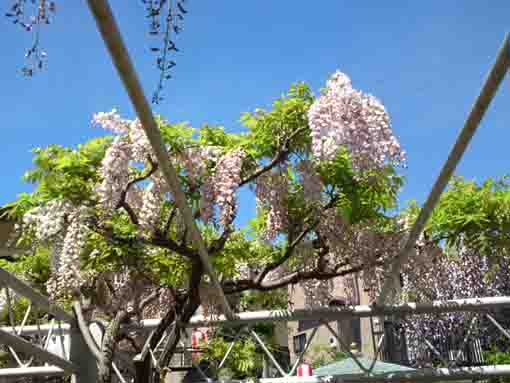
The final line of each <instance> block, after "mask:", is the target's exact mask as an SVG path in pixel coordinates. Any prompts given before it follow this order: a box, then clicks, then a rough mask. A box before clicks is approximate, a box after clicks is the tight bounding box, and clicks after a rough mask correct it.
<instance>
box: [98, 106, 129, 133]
mask: <svg viewBox="0 0 510 383" xmlns="http://www.w3.org/2000/svg"><path fill="white" fill-rule="evenodd" d="M129 124H130V121H128V120H125V119H123V118H121V117H120V114H119V113H117V110H116V109H112V111H111V112H99V113H95V114H94V115H93V116H92V125H93V126H102V127H103V128H104V129H106V130H110V131H112V132H114V133H117V134H126V133H128V131H129Z"/></svg>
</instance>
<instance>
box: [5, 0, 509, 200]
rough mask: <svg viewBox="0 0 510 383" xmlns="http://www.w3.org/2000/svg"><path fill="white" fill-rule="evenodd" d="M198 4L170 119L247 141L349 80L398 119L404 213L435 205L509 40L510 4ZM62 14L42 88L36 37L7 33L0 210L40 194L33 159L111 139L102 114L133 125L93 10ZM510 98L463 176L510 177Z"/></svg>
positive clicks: (142, 65) (472, 151) (142, 66)
mask: <svg viewBox="0 0 510 383" xmlns="http://www.w3.org/2000/svg"><path fill="white" fill-rule="evenodd" d="M127 4H129V5H127ZM187 4H188V10H189V14H188V15H187V17H186V20H185V25H184V28H185V30H184V33H183V34H182V35H181V36H180V38H179V39H178V47H179V48H180V49H181V52H180V53H179V54H178V55H177V56H176V61H177V67H176V68H174V71H173V75H174V79H172V80H170V81H169V82H167V85H166V89H165V95H166V101H164V102H163V103H162V104H161V105H159V106H157V107H156V108H155V110H156V111H157V112H159V113H162V114H163V115H165V116H166V117H167V118H168V119H169V120H171V121H183V120H184V121H189V122H190V123H191V124H193V125H194V126H200V125H201V124H203V123H205V122H208V123H213V124H222V125H224V126H225V127H226V128H227V129H233V130H235V129H239V128H240V124H239V116H240V114H241V113H242V112H245V111H250V110H253V109H255V108H256V107H267V106H269V105H270V103H271V101H272V100H273V99H274V98H276V97H278V96H279V95H280V94H282V93H283V92H285V91H286V90H287V89H288V87H289V85H290V84H291V83H292V82H295V81H306V82H308V83H309V84H310V85H311V86H312V88H313V89H314V90H318V89H319V88H320V87H321V86H323V84H324V82H325V80H326V79H327V77H328V75H329V74H331V73H332V72H334V71H335V70H337V69H340V70H342V71H344V72H346V73H347V74H348V75H349V76H351V78H352V80H353V84H354V86H355V87H356V88H359V89H362V90H364V91H367V92H370V93H372V94H374V95H376V96H377V97H379V98H380V99H381V100H382V101H383V102H384V104H385V105H386V107H387V109H388V111H389V112H390V114H391V117H392V122H393V127H394V130H395V132H396V134H397V135H398V137H399V138H400V140H401V143H402V145H403V147H404V148H405V150H406V151H407V152H408V165H409V168H408V170H407V171H406V173H405V174H406V176H407V183H406V185H405V187H404V189H403V191H402V194H401V197H400V201H401V203H404V202H405V201H406V200H408V199H410V198H414V199H418V200H419V201H423V200H424V199H425V197H426V195H427V193H428V191H429V190H430V187H431V184H432V182H433V181H434V179H435V177H436V176H437V174H438V172H439V169H440V166H441V164H442V163H443V161H444V160H445V158H446V156H447V154H448V151H449V149H450V147H451V146H452V144H453V142H454V140H455V138H456V135H457V133H458V131H459V130H460V128H461V127H462V124H463V121H464V119H465V117H466V115H467V113H468V111H469V109H470V107H471V105H472V102H473V101H474V98H475V97H476V95H477V94H478V91H479V88H480V86H481V84H482V81H483V79H484V77H485V74H486V72H487V71H488V69H489V68H490V66H491V65H492V63H493V61H494V58H495V55H496V52H497V50H498V48H499V46H500V43H501V41H502V39H503V36H504V34H505V33H506V32H508V31H510V26H509V21H508V20H509V19H508V15H510V3H509V2H508V1H503V0H500V1H491V2H482V1H427V2H414V1H405V2H404V1H398V2H397V1H394V2H370V3H369V2H355V1H350V2H347V1H322V2H315V4H313V5H310V4H312V2H305V1H284V0H279V1H268V0H259V1H256V2H255V1H253V2H247V1H215V2H213V1H201V2H199V1H196V0H189V1H187ZM367 4H370V6H367ZM111 5H112V8H113V9H114V12H115V13H116V15H117V17H118V21H119V24H120V26H121V28H122V31H123V34H124V36H125V39H126V41H127V44H128V47H129V50H130V52H131V54H132V56H133V58H134V60H135V64H136V68H137V69H138V71H139V73H140V77H141V79H142V82H143V84H144V86H145V87H146V90H147V94H148V95H150V93H151V92H152V90H153V88H154V86H155V84H156V80H157V76H158V72H157V71H156V69H155V66H154V65H153V63H154V59H155V58H154V55H153V54H151V53H150V52H149V51H148V48H149V46H150V41H149V39H148V37H147V25H146V19H145V18H144V14H143V8H142V4H141V1H138V0H131V1H125V0H111ZM2 6H4V5H2ZM57 6H58V14H57V17H56V20H55V22H54V23H53V24H52V25H50V26H49V27H48V28H46V29H45V31H44V32H43V35H42V39H43V42H42V44H43V46H44V47H45V48H46V51H47V52H48V55H49V65H48V69H47V70H45V71H44V72H42V73H40V74H38V75H37V76H35V77H34V78H31V79H26V78H23V77H22V76H21V75H20V71H19V69H20V67H21V65H22V63H23V60H22V58H23V54H24V49H25V48H26V47H27V46H28V44H29V42H30V40H29V36H28V34H26V33H24V32H22V31H21V30H19V29H18V28H15V26H13V25H11V24H9V23H8V21H7V20H5V19H2V20H0V36H2V48H3V52H4V54H3V55H2V60H0V76H1V77H0V79H1V81H0V83H1V84H2V88H1V89H2V91H1V94H2V97H1V100H2V110H3V116H2V118H3V120H2V126H1V128H0V129H1V132H2V141H1V143H2V149H1V150H0V161H1V163H2V164H3V170H2V175H1V188H0V204H3V203H6V202H9V201H11V200H13V199H14V198H15V197H16V194H17V193H19V192H21V191H28V190H30V186H29V185H25V184H23V183H22V181H21V176H22V174H23V172H24V171H25V170H27V169H28V168H30V166H31V154H30V150H31V149H32V148H33V147H36V146H45V145H48V144H52V143H58V144H62V145H75V144H77V143H80V142H82V141H83V140H85V139H87V138H90V137H93V136H95V135H97V134H101V132H100V131H99V130H97V129H94V128H91V126H90V118H91V115H92V113H94V112H96V111H108V110H111V109H112V108H113V107H116V108H118V109H120V110H121V112H123V114H125V115H127V116H129V117H133V111H132V108H131V106H130V104H129V101H128V99H127V97H126V95H125V93H124V90H123V88H122V86H121V84H120V82H119V80H118V78H117V75H116V73H115V72H114V70H113V67H112V64H111V62H110V60H109V57H108V56H107V54H106V51H105V48H104V46H103V43H102V41H101V39H100V37H99V34H98V32H97V31H96V29H95V24H94V22H93V20H92V17H91V15H90V13H89V11H88V9H87V8H86V7H85V2H70V1H69V2H67V1H66V2H64V1H62V0H60V1H57ZM2 13H3V12H2ZM509 85H510V80H508V78H507V79H506V81H505V83H504V85H503V86H502V88H501V89H500V91H499V93H498V95H497V97H496V99H495V100H494V103H493V104H492V106H491V108H490V110H489V112H488V114H487V116H486V118H485V119H484V121H483V124H482V126H481V127H480V130H479V132H478V133H477V135H476V137H475V139H474V140H473V142H472V145H471V146H470V148H469V150H468V153H467V154H466V156H465V158H464V159H463V161H462V163H461V165H460V167H459V169H458V170H457V174H461V175H464V176H465V177H468V178H475V179H476V180H483V179H484V178H486V177H488V176H498V175H503V174H507V173H510V171H509V170H510V169H509V160H508V146H509V144H508V143H509V140H510V129H509V128H510V126H509V125H510V86H509Z"/></svg>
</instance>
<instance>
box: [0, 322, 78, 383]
mask: <svg viewBox="0 0 510 383" xmlns="http://www.w3.org/2000/svg"><path fill="white" fill-rule="evenodd" d="M0 343H2V344H6V345H9V346H11V347H12V348H13V349H15V350H17V351H18V350H19V351H22V352H24V353H26V354H28V355H31V356H34V357H35V358H37V359H39V360H41V361H43V362H45V363H49V364H52V365H55V366H57V367H60V368H62V369H63V370H64V371H66V372H69V373H76V372H78V371H79V370H78V367H77V366H75V365H74V364H73V363H71V362H69V361H68V360H65V359H62V358H61V357H59V356H57V355H55V354H53V353H51V352H49V351H47V350H45V349H43V348H41V347H39V346H35V345H33V344H32V343H30V342H29V341H27V340H25V339H23V338H21V337H19V336H17V335H13V334H9V333H8V332H6V331H3V330H0Z"/></svg>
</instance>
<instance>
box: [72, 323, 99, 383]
mask: <svg viewBox="0 0 510 383" xmlns="http://www.w3.org/2000/svg"><path fill="white" fill-rule="evenodd" d="M70 338H71V349H70V352H69V359H70V360H71V362H73V363H74V364H75V365H76V366H78V369H79V372H78V373H77V374H73V376H72V379H71V382H72V383H92V382H97V378H98V376H97V372H98V370H97V362H96V358H95V357H94V355H93V354H92V352H91V351H90V350H89V348H88V346H87V344H86V343H85V340H84V339H83V336H82V334H81V332H80V330H79V329H78V326H77V325H75V324H72V325H71V329H70Z"/></svg>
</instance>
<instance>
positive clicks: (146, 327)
mask: <svg viewBox="0 0 510 383" xmlns="http://www.w3.org/2000/svg"><path fill="white" fill-rule="evenodd" d="M501 307H510V297H488V298H469V299H455V300H448V301H432V302H428V303H413V302H409V303H406V304H399V305H385V306H369V305H358V306H346V307H338V308H337V307H324V308H314V309H295V310H273V311H270V310H265V311H248V312H244V313H239V314H237V317H236V319H235V320H233V321H228V320H227V319H226V318H225V316H219V317H218V318H217V319H215V320H211V321H209V320H207V318H206V317H204V316H202V315H197V316H194V317H192V318H191V320H190V322H189V323H187V324H183V326H185V327H188V328H195V327H208V326H218V325H228V326H237V325H239V324H250V323H258V322H293V321H300V320H311V319H323V320H326V321H327V320H330V321H334V320H339V319H350V318H368V317H371V316H375V317H378V316H385V315H394V316H396V317H399V316H406V315H419V314H427V313H447V312H456V311H458V312H467V311H487V310H491V309H496V308H501ZM159 321H160V320H159V319H144V320H142V321H141V323H142V326H141V327H132V329H133V330H135V329H137V328H138V329H139V330H140V331H151V330H153V329H154V328H156V326H157V325H158V324H159ZM39 328H40V330H41V332H43V333H44V332H47V331H48V330H49V329H50V325H49V324H43V325H41V326H40V327H39ZM0 329H2V331H4V332H7V333H14V331H16V330H17V329H19V327H14V329H13V328H11V327H0ZM62 330H63V331H62V332H60V329H59V331H58V333H57V334H58V335H60V334H61V333H64V334H67V333H68V332H69V325H68V324H65V323H64V324H62ZM38 333H39V330H38V327H37V326H25V327H23V334H24V335H35V334H38Z"/></svg>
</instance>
